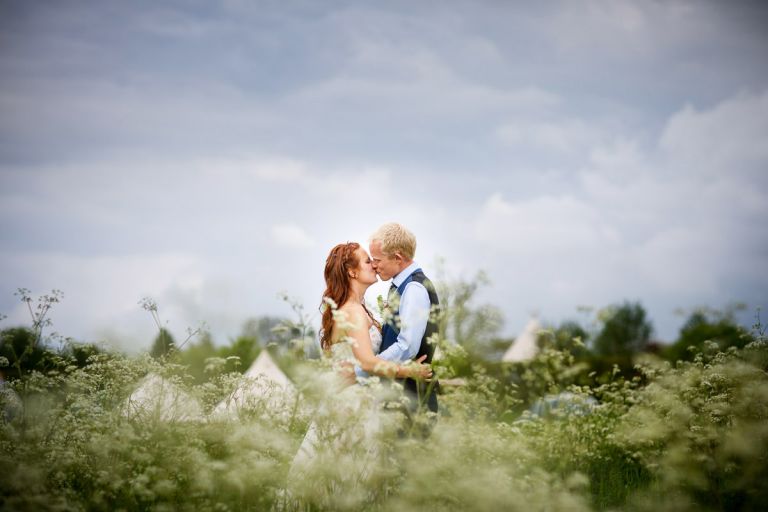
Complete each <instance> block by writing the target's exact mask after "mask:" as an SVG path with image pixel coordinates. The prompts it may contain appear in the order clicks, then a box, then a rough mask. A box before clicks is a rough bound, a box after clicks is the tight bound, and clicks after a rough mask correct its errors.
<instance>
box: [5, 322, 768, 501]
mask: <svg viewBox="0 0 768 512" xmlns="http://www.w3.org/2000/svg"><path fill="white" fill-rule="evenodd" d="M756 338H757V341H755V342H753V343H751V344H750V345H748V346H746V347H745V348H743V349H739V350H737V349H731V350H729V351H727V352H718V351H716V349H715V348H713V349H712V351H711V352H706V351H705V352H704V353H701V354H699V356H698V357H697V358H696V360H695V361H693V362H689V363H678V364H677V365H670V364H668V363H663V362H660V361H659V360H657V359H653V358H648V359H646V360H643V361H639V362H638V368H639V370H640V371H641V372H642V375H641V377H638V378H636V379H634V380H632V381H626V380H623V379H622V378H620V377H616V378H614V379H613V380H610V381H609V382H605V383H603V384H600V385H595V386H591V387H590V386H577V385H575V384H574V383H573V382H574V379H573V375H574V373H578V372H580V371H583V369H582V368H577V367H576V366H575V363H574V362H573V358H572V357H569V356H568V354H567V353H564V352H559V351H556V350H546V351H543V352H542V353H541V354H540V355H539V356H537V358H536V359H535V360H534V361H531V362H530V363H527V364H526V367H525V370H527V373H525V377H524V379H527V380H525V382H526V391H525V393H527V394H530V393H532V392H533V391H532V390H538V391H537V392H538V393H540V394H541V395H542V396H545V395H548V394H549V395H551V394H557V393H563V392H567V393H568V394H567V395H562V394H561V395H560V396H561V397H562V396H567V397H568V400H567V403H564V404H563V405H561V406H555V407H552V408H550V409H549V410H548V413H547V414H545V415H542V416H543V417H542V416H539V415H536V414H532V413H531V412H529V411H527V410H525V407H524V398H526V397H523V396H522V395H520V394H519V393H520V392H519V391H516V390H517V388H516V387H515V385H510V382H509V381H502V380H500V379H498V378H494V377H490V376H488V375H487V374H486V373H484V372H483V371H482V369H481V368H477V371H476V372H474V373H473V374H472V376H471V377H470V378H468V379H467V380H466V381H465V383H464V385H461V386H454V387H451V386H444V387H443V394H442V395H441V396H440V401H441V412H440V414H439V417H438V418H437V422H436V424H435V426H434V428H433V429H432V432H431V434H430V435H429V436H428V437H422V436H419V435H414V434H409V433H407V431H408V429H407V428H405V427H404V425H407V423H404V422H403V420H402V417H401V416H400V414H399V413H398V412H397V410H394V411H390V412H380V413H372V410H373V408H374V407H376V404H380V403H381V402H380V401H377V400H376V399H375V397H374V396H373V395H367V394H366V393H367V389H361V390H358V391H355V393H356V394H357V395H359V397H358V399H356V400H361V401H362V403H361V402H360V401H352V400H351V399H349V398H348V397H349V394H348V392H345V391H341V390H340V389H339V388H338V387H337V386H336V384H334V381H333V379H332V378H331V377H329V376H330V375H332V372H331V369H330V368H329V367H328V365H327V364H326V363H324V362H322V361H303V362H297V363H296V365H295V367H294V368H292V369H291V375H293V376H294V382H295V384H296V385H297V388H298V393H296V394H294V395H293V397H294V398H293V399H289V398H288V397H287V396H286V397H285V399H284V400H281V401H278V402H277V403H276V402H275V401H274V400H268V401H252V402H247V403H244V404H242V406H241V407H242V410H241V411H240V412H241V414H239V415H237V417H236V418H222V417H220V416H216V415H212V414H210V413H211V412H212V411H213V409H214V406H215V404H216V403H217V402H218V401H219V400H221V399H224V398H225V397H226V396H228V394H230V393H231V392H232V390H233V388H234V387H235V386H237V385H241V384H242V381H241V379H242V377H241V376H240V375H239V374H228V373H219V374H217V375H216V376H214V377H212V378H211V379H210V380H209V381H208V382H206V383H204V384H194V379H193V378H192V377H191V376H189V375H188V372H187V371H186V369H185V368H184V367H182V366H179V365H175V364H173V363H172V361H170V360H160V361H157V360H154V359H152V358H150V357H139V358H129V357H125V356H121V355H117V354H95V355H93V356H91V357H90V359H89V360H88V364H87V365H85V366H84V367H78V366H76V365H73V364H71V361H68V360H67V359H66V358H60V360H58V362H57V364H56V365H55V367H54V368H53V369H52V370H51V371H49V372H47V373H45V374H42V373H39V372H32V373H31V374H29V375H26V376H24V377H23V378H19V379H17V380H15V381H13V383H12V388H13V390H14V391H15V393H16V394H17V395H18V397H19V398H20V401H21V402H22V404H23V407H22V408H20V409H16V412H15V414H12V415H10V416H9V417H4V418H3V419H2V420H0V467H1V468H2V471H0V507H2V508H3V509H5V510H86V509H87V510H222V511H223V510H360V509H371V510H382V511H389V510H392V511H395V510H397V511H403V510H435V511H438V510H439V511H445V510H462V511H463V510H500V509H503V510H521V511H522V510H526V511H527V510H568V511H573V510H576V511H578V510H585V511H586V510H606V509H623V510H759V509H762V508H763V507H764V506H765V503H768V491H766V486H765V482H766V481H768V479H766V477H768V460H766V458H767V457H768V421H766V420H768V377H767V376H766V369H767V368H768V348H767V347H766V339H765V336H764V334H761V333H759V334H758V335H757V336H756ZM440 343H445V341H444V340H442V341H440ZM451 350H452V351H451ZM444 351H446V352H451V354H452V356H451V357H453V358H456V357H462V356H461V351H460V350H455V349H451V347H448V346H446V347H444ZM455 362H456V361H453V362H452V364H454V363H455ZM467 364H469V363H467ZM438 370H439V371H440V372H442V373H443V375H442V376H443V377H447V376H450V375H449V374H446V372H449V371H450V366H444V367H441V368H438ZM148 374H156V375H159V376H161V377H162V378H164V379H165V382H169V383H172V384H173V386H175V387H176V388H178V389H180V390H183V391H184V392H186V393H188V394H189V396H191V397H193V398H194V399H195V400H198V401H199V403H200V404H202V406H201V407H202V412H203V414H202V415H201V416H200V417H199V418H191V419H190V418H187V419H182V418H178V419H174V418H168V417H167V416H165V417H164V416H163V415H161V414H131V413H130V412H126V400H127V398H128V397H129V396H130V395H131V393H132V392H133V391H134V389H135V387H136V386H137V384H138V383H139V382H140V381H141V379H142V378H144V377H145V376H146V375H148ZM519 377H520V379H523V377H522V376H519ZM520 382H523V380H521V381H520ZM370 388H371V390H375V389H377V386H376V385H373V386H370ZM275 392H276V393H277V390H276V391H275ZM0 396H2V397H3V398H0V400H3V404H6V403H9V400H10V399H9V398H8V397H9V396H11V395H10V394H9V393H8V392H4V393H3V394H2V395H0ZM276 408H277V409H280V410H278V411H276V410H275V409H276ZM372 414H377V415H378V416H377V417H380V418H384V419H383V420H381V422H380V423H377V424H376V428H375V429H373V430H370V429H369V430H368V431H366V432H361V429H363V430H364V427H365V426H366V425H368V424H369V423H368V422H369V421H370V420H371V417H372V416H371V415H372ZM418 420H419V419H418V418H417V421H418ZM421 420H423V421H426V422H429V421H431V420H430V419H429V418H421ZM377 421H379V420H377ZM310 424H314V427H313V428H315V429H316V430H317V432H318V434H317V439H318V450H317V451H316V453H314V454H313V456H312V458H311V461H310V462H309V463H308V464H306V465H304V466H303V467H301V468H300V471H299V470H297V468H296V466H295V465H293V469H292V463H293V461H294V457H295V455H296V453H297V451H298V449H299V446H300V445H301V443H302V440H303V438H304V436H305V433H306V431H307V429H308V428H309V427H310Z"/></svg>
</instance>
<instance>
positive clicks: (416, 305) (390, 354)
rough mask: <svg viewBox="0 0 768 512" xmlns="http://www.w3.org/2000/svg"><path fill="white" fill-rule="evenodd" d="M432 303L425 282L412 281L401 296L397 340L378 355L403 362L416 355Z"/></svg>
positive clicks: (425, 330)
mask: <svg viewBox="0 0 768 512" xmlns="http://www.w3.org/2000/svg"><path fill="white" fill-rule="evenodd" d="M430 309H431V303H430V302H429V293H427V289H426V288H425V287H424V285H423V284H421V283H417V282H415V281H411V282H410V283H408V284H407V285H406V287H405V290H403V296H402V297H400V333H399V334H398V335H397V341H396V342H395V343H393V344H392V345H391V346H390V347H389V348H388V349H387V350H385V351H384V352H382V353H380V354H379V355H378V356H377V357H379V358H381V359H384V360H386V361H393V362H398V363H400V362H403V361H408V360H410V359H413V358H414V357H416V354H418V353H419V346H420V345H421V339H422V338H423V337H424V333H425V332H427V322H428V321H429V313H430Z"/></svg>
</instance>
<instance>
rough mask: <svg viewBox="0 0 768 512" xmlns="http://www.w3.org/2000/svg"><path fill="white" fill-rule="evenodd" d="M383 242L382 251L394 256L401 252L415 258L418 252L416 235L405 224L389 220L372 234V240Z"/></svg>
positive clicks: (404, 255) (408, 257) (406, 256)
mask: <svg viewBox="0 0 768 512" xmlns="http://www.w3.org/2000/svg"><path fill="white" fill-rule="evenodd" d="M374 241H379V242H381V252H383V253H384V254H386V255H387V256H394V255H395V253H396V252H399V253H400V254H401V255H402V256H403V257H404V258H407V259H409V260H412V259H413V256H414V255H415V254H416V237H415V236H413V233H411V232H410V231H408V230H407V229H406V228H405V226H403V225H402V224H398V223H397V222H387V223H386V224H384V225H383V226H381V227H380V228H379V229H377V230H376V232H375V233H373V234H372V235H371V242H374Z"/></svg>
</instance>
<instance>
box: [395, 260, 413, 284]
mask: <svg viewBox="0 0 768 512" xmlns="http://www.w3.org/2000/svg"><path fill="white" fill-rule="evenodd" d="M418 268H419V264H418V263H416V262H415V261H412V262H411V264H410V265H408V266H407V267H405V268H404V269H403V270H401V271H400V273H399V274H397V275H396V276H395V277H393V278H392V284H394V285H395V286H397V287H398V288H399V287H400V285H401V284H403V281H405V280H406V279H408V276H410V275H411V274H413V272H414V271H415V270H417V269H418Z"/></svg>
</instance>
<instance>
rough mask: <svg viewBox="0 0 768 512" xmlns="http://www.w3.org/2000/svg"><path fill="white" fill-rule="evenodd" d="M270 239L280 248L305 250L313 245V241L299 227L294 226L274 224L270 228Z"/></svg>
mask: <svg viewBox="0 0 768 512" xmlns="http://www.w3.org/2000/svg"><path fill="white" fill-rule="evenodd" d="M271 233H272V239H273V240H274V241H275V242H276V243H277V244H278V245H279V246H282V247H289V248H293V249H305V248H308V247H312V246H313V245H315V241H314V240H313V239H312V237H311V236H309V234H307V232H306V231H304V229H303V228H302V227H301V226H298V225H296V224H276V225H274V226H272V230H271Z"/></svg>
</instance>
